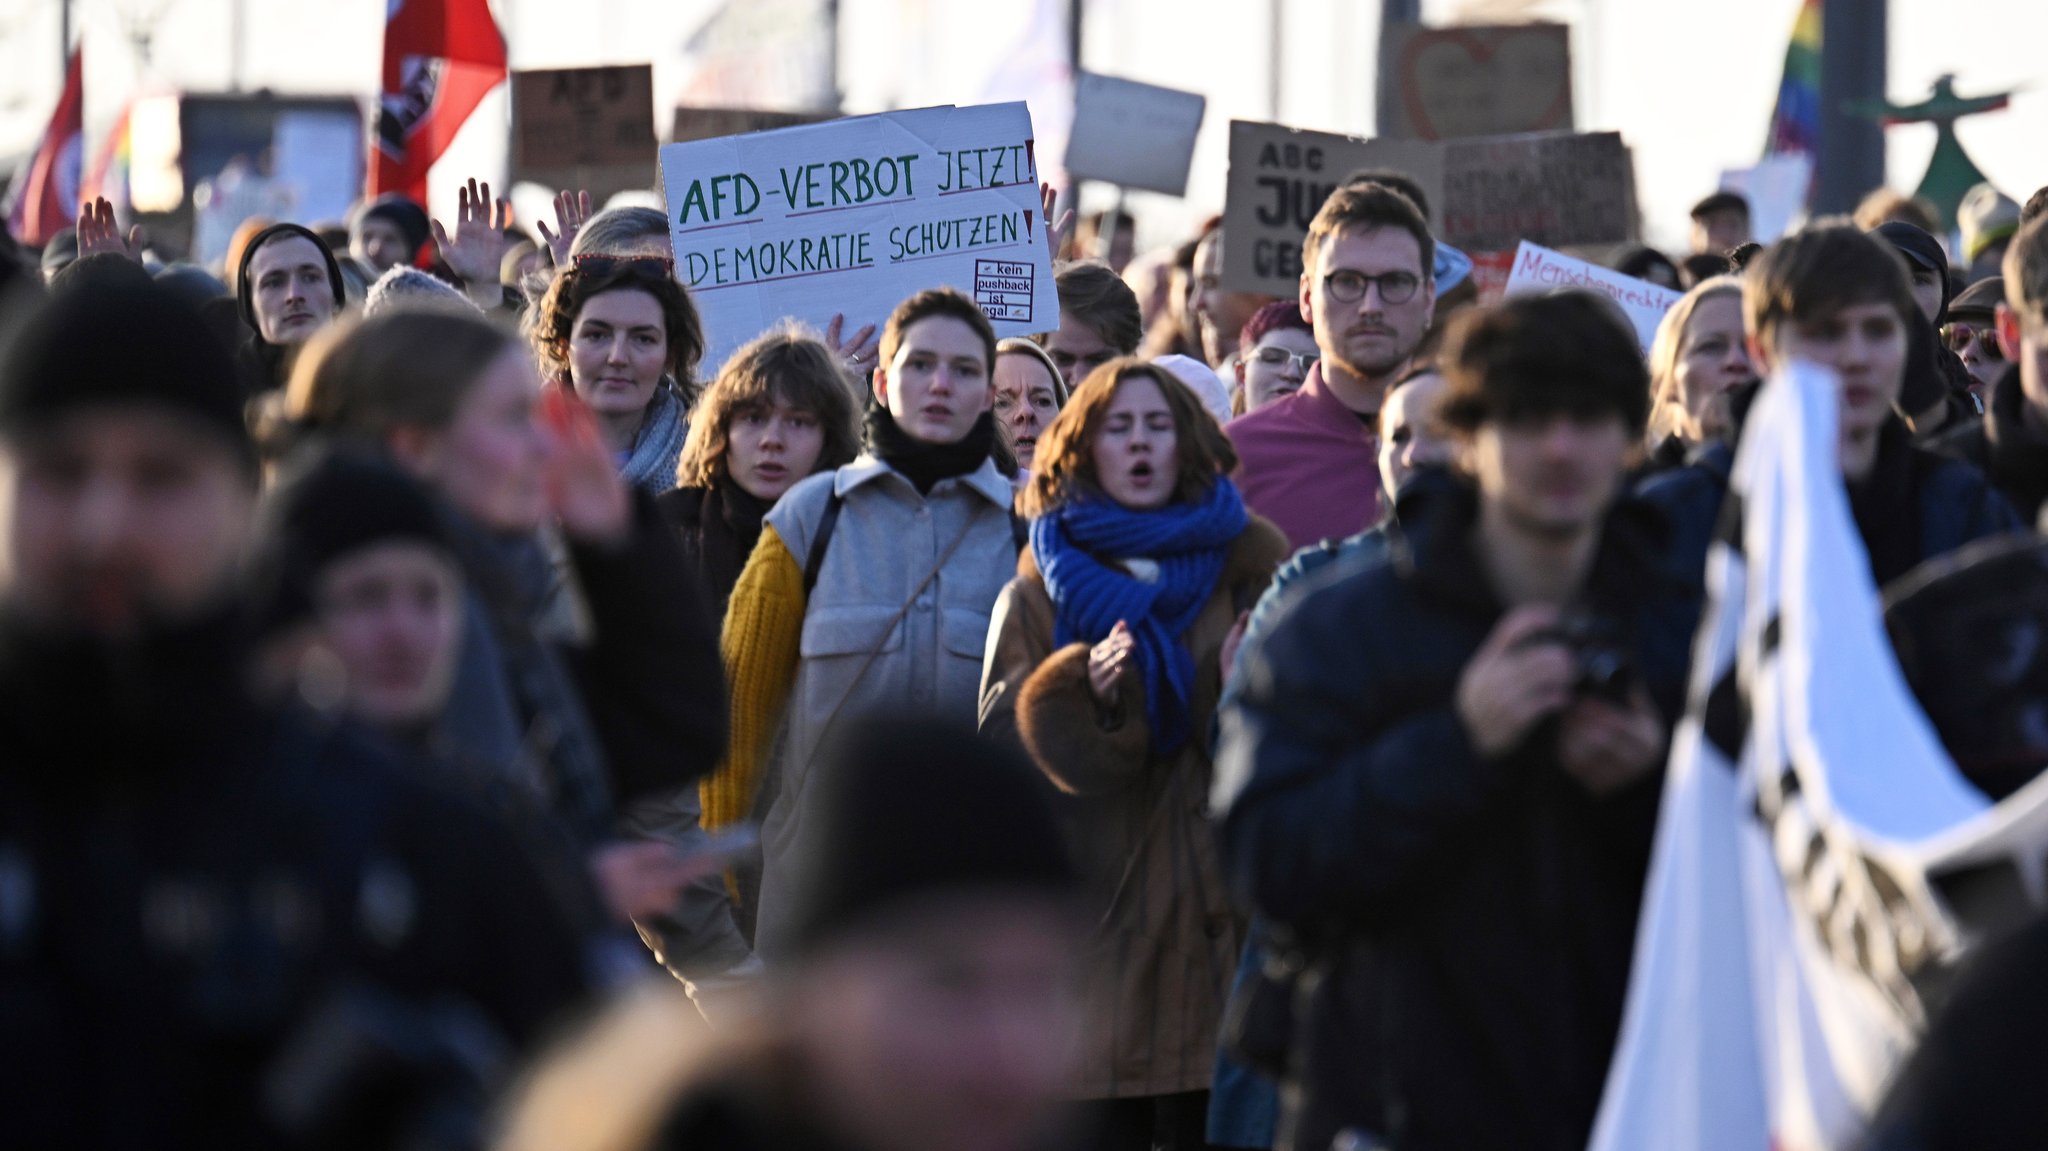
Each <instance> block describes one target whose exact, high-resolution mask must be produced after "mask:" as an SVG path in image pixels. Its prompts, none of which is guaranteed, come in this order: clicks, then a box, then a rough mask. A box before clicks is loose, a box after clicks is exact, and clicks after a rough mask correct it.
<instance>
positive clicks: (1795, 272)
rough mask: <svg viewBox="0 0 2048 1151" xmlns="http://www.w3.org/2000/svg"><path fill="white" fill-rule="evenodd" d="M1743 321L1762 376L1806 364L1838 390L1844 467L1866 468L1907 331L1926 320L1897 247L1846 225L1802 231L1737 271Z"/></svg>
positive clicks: (1857, 471) (1898, 372) (1899, 375)
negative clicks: (1824, 373) (1829, 375)
mask: <svg viewBox="0 0 2048 1151" xmlns="http://www.w3.org/2000/svg"><path fill="white" fill-rule="evenodd" d="M1742 311H1743V326H1744V328H1745V330H1746V331H1747V333H1748V337H1749V341H1750V347H1749V351H1750V359H1751V360H1752V361H1753V362H1754V363H1755V364H1756V368H1757V371H1758V373H1759V374H1762V375H1769V374H1770V373H1771V372H1772V371H1774V370H1776V367H1777V365H1778V364H1780V363H1783V362H1787V361H1791V360H1805V361H1808V362H1811V363H1816V364H1819V365H1821V366H1823V367H1826V368H1829V369H1831V370H1832V371H1833V372H1834V373H1835V377H1836V379H1837V380H1838V381H1839V383H1840V386H1841V405H1840V413H1841V415H1840V428H1841V437H1842V438H1841V459H1842V467H1843V472H1844V474H1845V475H1847V476H1848V477H1849V478H1850V479H1852V480H1858V479H1861V478H1863V476H1864V475H1866V474H1868V471H1869V468H1870V465H1871V464H1872V463H1873V462H1874V461H1875V459H1876V452H1877V433H1878V430H1879V429H1880V428H1881V427H1882V426H1883V425H1884V421H1885V420H1887V419H1889V418H1891V411H1892V404H1893V402H1894V401H1895V400H1897V399H1898V396H1899V389H1900V387H1901V385H1902V384H1903V383H1904V381H1905V374H1906V339H1907V327H1908V325H1912V324H1923V325H1924V324H1926V323H1927V318H1926V315H1925V314H1924V313H1923V312H1921V310H1920V305H1919V304H1918V303H1917V302H1915V300H1914V298H1913V292H1912V288H1911V287H1910V285H1909V284H1908V282H1907V279H1906V266H1905V261H1904V260H1903V259H1902V258H1901V257H1900V255H1899V254H1898V252H1897V251H1895V250H1894V249H1892V248H1891V247H1890V246H1889V245H1887V244H1885V243H1883V242H1882V241H1880V240H1877V239H1875V238H1874V237H1872V236H1870V235H1868V234H1866V233H1864V232H1862V231H1859V230H1857V229H1855V228H1852V227H1846V226H1843V225H1840V224H1823V225H1820V226H1818V227H1809V228H1804V229H1802V230H1800V231H1798V232H1795V233H1793V234H1792V235H1790V236H1787V237H1786V238H1784V239H1782V240H1780V241H1778V242H1777V243H1775V244H1773V245H1771V246H1770V247H1769V248H1767V249H1765V250H1764V252H1763V254H1762V255H1759V256H1758V257H1757V258H1756V259H1755V260H1754V261H1752V262H1751V263H1750V265H1749V268H1748V270H1747V271H1745V272H1744V273H1743V282H1742Z"/></svg>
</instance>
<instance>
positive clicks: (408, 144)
mask: <svg viewBox="0 0 2048 1151" xmlns="http://www.w3.org/2000/svg"><path fill="white" fill-rule="evenodd" d="M387 4H388V7H389V10H390V14H389V16H388V17H387V18H386V20H385V24H384V86H383V95H382V97H381V98H380V107H379V109H378V114H377V162H376V164H375V165H373V166H372V167H371V169H370V195H372V196H376V195H380V194H382V193H385V192H400V193H403V194H405V195H407V196H410V197H411V198H412V199H413V200H414V201H415V202H416V203H420V204H424V203H426V202H427V169H429V168H431V167H433V164H434V161H435V160H437V159H439V158H440V156H441V153H442V152H445V151H447V149H448V145H449V143H450V142H451V141H453V140H454V139H455V133H456V131H457V130H458V129H460V128H461V127H462V122H463V121H464V120H467V119H468V118H469V114H470V113H471V112H473V111H475V110H476V106H477V104H478V103H479V102H481V101H482V100H483V98H484V96H485V95H486V94H488V93H489V92H490V90H491V89H492V88H494V87H496V86H497V85H498V84H499V83H500V82H502V81H503V80H504V79H505V37H504V36H503V35H501V34H500V33H499V32H498V24H497V21H495V20H493V19H492V18H491V6H490V3H489V0H387Z"/></svg>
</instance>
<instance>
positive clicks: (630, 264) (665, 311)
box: [533, 255, 704, 417]
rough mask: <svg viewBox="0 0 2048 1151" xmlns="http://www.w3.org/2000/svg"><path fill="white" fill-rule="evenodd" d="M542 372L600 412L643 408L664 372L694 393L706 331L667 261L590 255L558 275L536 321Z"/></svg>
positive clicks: (613, 413)
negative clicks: (698, 363) (692, 386)
mask: <svg viewBox="0 0 2048 1151" xmlns="http://www.w3.org/2000/svg"><path fill="white" fill-rule="evenodd" d="M533 350H534V355H535V358H536V359H538V360H539V362H540V367H541V372H542V375H543V376H544V377H545V378H547V379H548V380H550V381H552V382H555V383H560V384H565V385H567V386H568V387H570V388H571V389H572V390H574V391H575V393H576V395H577V397H578V398H579V399H581V400H582V401H583V402H584V403H585V404H586V405H588V406H589V407H590V410H591V411H593V412H595V413H596V414H597V415H598V416H600V417H605V416H611V417H620V416H632V415H638V414H641V413H644V412H645V411H646V410H647V406H648V405H649V404H650V403H652V402H653V400H654V393H655V390H656V389H658V388H659V387H660V386H661V381H662V378H663V377H665V376H666V377H672V378H674V379H675V380H676V381H677V382H678V385H679V386H681V387H683V389H684V398H685V399H686V400H687V399H689V398H690V396H691V391H690V389H689V381H690V380H691V379H693V378H694V375H695V372H696V368H697V360H698V358H699V357H701V356H702V355H703V354H704V328H703V325H702V323H701V322H700V321H699V319H698V317H697V306H696V305H695V304H693V303H692V302H691V301H690V297H689V294H688V293H687V292H685V291H684V290H683V286H682V285H681V284H678V283H676V281H675V277H674V276H673V275H672V274H671V272H670V268H669V266H668V264H667V261H666V258H665V257H663V258H653V259H649V258H632V259H619V258H614V257H609V256H598V255H585V256H581V257H578V258H577V259H576V260H574V261H573V262H571V263H570V265H569V266H568V267H566V268H562V269H560V270H559V271H557V272H556V273H555V279H554V282H553V283H552V284H550V285H549V286H548V291H547V295H545V296H543V297H541V302H540V307H539V309H538V311H537V313H536V318H535V321H534V325H533Z"/></svg>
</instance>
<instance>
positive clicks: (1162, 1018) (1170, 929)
mask: <svg viewBox="0 0 2048 1151" xmlns="http://www.w3.org/2000/svg"><path fill="white" fill-rule="evenodd" d="M1287 553H1288V549H1287V540H1286V537H1284V536H1282V535H1281V534H1280V531H1279V529H1278V528H1275V527H1274V526H1273V525H1272V524H1271V523H1268V522H1267V521H1265V520H1263V519H1260V518H1258V517H1256V516H1254V517H1253V518H1252V520H1251V522H1250V523H1249V524H1248V525H1247V526H1246V528H1245V530H1244V532H1243V533H1241V534H1240V535H1239V536H1238V537H1237V540H1236V541H1235V542H1234V543H1233V544H1232V545H1231V549H1230V553H1229V556H1228V558H1227V559H1226V560H1225V563H1224V566H1223V572H1222V575H1221V576H1220V577H1219V578H1218V580H1217V583H1216V589H1215V591H1214V592H1212V593H1211V594H1210V597H1209V601H1208V603H1207V604H1206V605H1204V606H1203V608H1202V612H1201V614H1200V615H1199V616H1198V617H1196V619H1195V622H1194V624H1193V625H1192V626H1190V627H1189V628H1188V630H1187V632H1186V633H1184V635H1183V636H1182V641H1183V642H1184V643H1186V644H1187V646H1188V649H1189V651H1190V652H1191V653H1192V654H1193V656H1194V660H1195V673H1196V674H1195V690H1194V698H1193V699H1192V700H1191V701H1190V708H1189V713H1190V719H1191V721H1192V727H1191V731H1192V734H1191V735H1190V737H1189V739H1188V742H1187V743H1186V745H1185V746H1183V747H1182V748H1181V749H1180V750H1179V751H1178V752H1176V753H1174V754H1173V755H1172V756H1171V757H1165V758H1162V757H1159V756H1155V755H1153V754H1152V748H1151V733H1150V730H1149V729H1148V727H1147V726H1146V722H1145V701H1144V694H1143V693H1144V688H1143V686H1142V684H1141V683H1140V681H1139V677H1138V676H1137V675H1136V674H1135V672H1132V673H1127V674H1126V675H1125V677H1124V680H1123V683H1122V688H1121V694H1122V698H1121V699H1119V700H1118V701H1117V705H1116V706H1115V707H1114V708H1108V709H1105V708H1101V707H1098V706H1097V704H1096V702H1095V698H1094V696H1093V695H1092V694H1091V693H1090V691H1089V689H1088V651H1089V645H1088V644H1085V643H1073V644H1068V645H1067V646H1065V647H1063V648H1059V649H1057V650H1055V649H1054V647H1053V638H1052V637H1053V604H1052V599H1051V597H1050V596H1049V595H1048V594H1047V592H1046V588H1045V581H1044V579H1043V578H1041V577H1040V575H1039V571H1038V564H1037V562H1036V560H1035V559H1034V557H1033V556H1032V553H1031V549H1029V548H1026V549H1024V552H1023V554H1021V555H1020V556H1018V558H1017V578H1016V579H1014V580H1012V581H1010V584H1009V586H1008V587H1006V588H1005V589H1004V590H1003V594H1002V597H1001V598H1000V599H999V600H997V601H996V610H995V616H994V622H993V624H992V626H991V628H990V641H989V650H988V657H987V660H986V662H985V663H984V665H983V668H982V680H981V725H982V728H983V730H984V731H986V732H989V733H991V734H993V735H996V736H998V737H1000V738H1007V739H1013V740H1017V741H1018V742H1020V743H1021V745H1022V746H1023V747H1024V748H1025V750H1027V751H1028V752H1030V754H1031V757H1032V759H1033V760H1034V761H1035V762H1037V764H1038V765H1039V767H1040V768H1041V769H1042V770H1044V771H1045V773H1046V774H1047V775H1048V776H1049V777H1051V779H1052V780H1053V782H1054V783H1056V784H1058V785H1059V788H1060V790H1061V792H1062V793H1064V794H1063V795H1062V802H1061V810H1062V814H1063V815H1064V816H1065V818H1066V822H1067V825H1068V827H1069V829H1070V832H1071V843H1072V845H1073V848H1074V852H1075V856H1076V860H1077V862H1078V864H1079V866H1080V868H1081V873H1082V876H1083V882H1084V885H1085V888H1084V889H1085V895H1086V899H1087V901H1088V902H1087V910H1088V914H1089V915H1090V916H1091V926H1092V928H1093V938H1092V939H1091V941H1090V954H1089V955H1088V956H1087V963H1086V969H1087V970H1086V975H1085V978H1086V984H1085V993H1084V994H1085V997H1086V998H1085V1003H1084V1007H1085V1014H1084V1016H1083V1018H1084V1019H1086V1020H1087V1024H1086V1027H1087V1031H1086V1033H1085V1034H1084V1036H1083V1053H1084V1054H1083V1058H1082V1063H1081V1071H1080V1078H1079V1080H1078V1081H1077V1083H1076V1090H1075V1095H1076V1097H1077V1098H1083V1099H1103V1098H1125V1097H1131V1096H1144V1095H1166V1094H1173V1093H1177V1092H1182V1091H1201V1090H1206V1089H1207V1088H1208V1086H1209V1078H1210V1073H1211V1069H1212V1067H1213V1065H1214V1063H1215V1056H1216V1036H1217V1027H1218V1024H1219V1022H1220V1021H1221V1018H1222V1013H1223V1003H1224V998H1225V996H1226V995H1227V993H1228V991H1229V983H1230V976H1231V972H1232V970H1233V969H1234V968H1235V966H1236V963H1237V952H1238V948H1239V946H1240V944H1241V941H1242V936H1243V919H1242V916H1241V915H1239V913H1238V912H1237V911H1236V910H1235V909H1234V908H1233V906H1232V904H1231V900H1230V894H1229V891H1228V890H1227V888H1226V886H1225V882H1224V878H1223V870H1222V867H1221V865H1220V863H1219V862H1218V859H1217V855H1216V846H1215V841H1214V836H1213V832H1212V830H1211V828H1210V824H1209V819H1208V812H1207V800H1208V795H1209V777H1210V772H1211V764H1210V760H1209V750H1210V749H1209V730H1210V721H1211V718H1212V717H1213V716H1214V714H1215V711H1216V700H1217V696H1218V695H1219V694H1220V692H1221V689H1222V674H1221V666H1222V649H1223V641H1224V638H1225V637H1226V636H1227V635H1228V634H1229V632H1230V630H1231V627H1232V625H1233V624H1235V623H1236V621H1237V618H1238V615H1239V613H1241V612H1244V611H1246V610H1248V609H1250V608H1251V606H1252V605H1253V604H1254V603H1255V602H1256V601H1257V600H1258V597H1259V595H1260V593H1262V592H1263V591H1265V589H1266V585H1267V583H1268V582H1269V581H1270V580H1271V579H1272V575H1273V571H1274V569H1275V568H1277V567H1278V566H1279V564H1280V562H1281V561H1282V560H1284V559H1285V558H1287Z"/></svg>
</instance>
